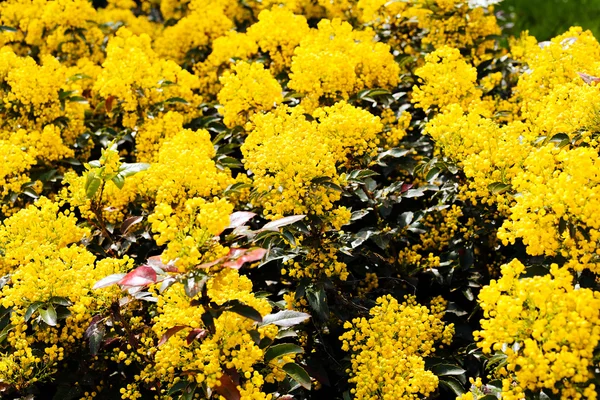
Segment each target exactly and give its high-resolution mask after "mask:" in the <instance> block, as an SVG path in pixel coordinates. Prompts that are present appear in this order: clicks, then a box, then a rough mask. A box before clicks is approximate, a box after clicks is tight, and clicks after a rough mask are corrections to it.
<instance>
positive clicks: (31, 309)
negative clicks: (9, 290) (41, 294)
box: [25, 301, 42, 322]
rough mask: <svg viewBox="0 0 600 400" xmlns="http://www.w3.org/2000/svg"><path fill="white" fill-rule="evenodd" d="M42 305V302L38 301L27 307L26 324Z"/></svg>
mask: <svg viewBox="0 0 600 400" xmlns="http://www.w3.org/2000/svg"><path fill="white" fill-rule="evenodd" d="M41 305H42V302H41V301H36V302H34V303H31V305H30V306H29V307H27V311H25V322H27V321H29V319H30V318H31V316H32V315H33V313H35V312H36V311H37V310H38V308H40V306H41Z"/></svg>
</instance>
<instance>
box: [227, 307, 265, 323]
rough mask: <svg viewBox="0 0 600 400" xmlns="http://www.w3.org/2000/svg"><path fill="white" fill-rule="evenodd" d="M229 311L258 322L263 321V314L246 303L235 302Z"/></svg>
mask: <svg viewBox="0 0 600 400" xmlns="http://www.w3.org/2000/svg"><path fill="white" fill-rule="evenodd" d="M228 311H231V312H234V313H236V314H239V315H241V316H242V317H246V318H250V319H251V320H253V321H256V322H262V320H263V319H262V315H260V313H259V312H258V311H256V310H255V309H254V308H252V307H250V306H248V305H246V304H235V305H234V306H232V307H231V308H229V309H228Z"/></svg>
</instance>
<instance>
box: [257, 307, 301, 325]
mask: <svg viewBox="0 0 600 400" xmlns="http://www.w3.org/2000/svg"><path fill="white" fill-rule="evenodd" d="M309 318H310V314H306V313H303V312H300V311H293V310H283V311H279V312H278V313H275V314H269V315H265V316H264V318H263V321H262V324H261V325H269V324H273V325H277V326H281V327H284V328H289V327H291V326H295V325H298V324H301V323H302V322H304V321H306V320H307V319H309Z"/></svg>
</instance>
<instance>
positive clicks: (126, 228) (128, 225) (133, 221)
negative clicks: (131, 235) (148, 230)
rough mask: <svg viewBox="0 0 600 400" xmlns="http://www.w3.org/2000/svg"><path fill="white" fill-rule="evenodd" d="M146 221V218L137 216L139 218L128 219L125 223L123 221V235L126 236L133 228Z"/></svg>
mask: <svg viewBox="0 0 600 400" xmlns="http://www.w3.org/2000/svg"><path fill="white" fill-rule="evenodd" d="M143 219H144V217H142V216H141V215H140V216H137V217H130V218H127V219H126V220H125V221H123V223H122V224H121V233H122V234H123V235H126V234H127V232H129V230H130V229H131V227H132V226H134V225H136V224H139V223H140V222H142V221H143Z"/></svg>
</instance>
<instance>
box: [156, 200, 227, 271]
mask: <svg viewBox="0 0 600 400" xmlns="http://www.w3.org/2000/svg"><path fill="white" fill-rule="evenodd" d="M232 212H233V206H232V205H231V204H230V203H229V202H227V200H225V199H218V200H216V199H215V200H213V201H212V202H206V201H205V200H204V199H202V198H200V197H194V198H190V199H188V200H186V201H185V203H184V204H183V210H179V211H178V212H177V213H174V212H173V209H172V208H171V207H170V206H169V205H168V204H165V203H159V204H158V205H157V206H156V207H155V209H154V213H153V214H152V215H150V217H149V218H148V221H149V222H150V223H151V224H152V230H153V231H154V232H156V233H157V234H156V235H155V236H154V240H156V244H157V245H159V246H162V245H163V244H167V249H166V250H165V252H164V253H163V255H162V258H163V261H164V262H169V261H172V260H173V261H174V260H177V261H176V265H177V266H178V267H179V268H181V269H182V270H185V269H187V268H191V267H194V266H195V265H198V264H200V262H201V260H202V261H205V262H207V261H212V260H205V259H203V254H202V253H200V251H201V250H204V251H206V250H209V251H211V252H213V253H215V252H216V255H217V256H223V255H224V254H222V253H223V252H225V253H226V252H227V250H228V249H226V248H225V249H223V248H222V247H221V246H220V245H219V244H218V243H217V242H214V241H212V240H211V239H212V238H213V237H214V236H216V235H219V234H220V233H221V232H222V231H223V230H224V229H225V228H226V227H227V225H229V215H230V214H231V213H232Z"/></svg>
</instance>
